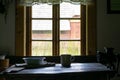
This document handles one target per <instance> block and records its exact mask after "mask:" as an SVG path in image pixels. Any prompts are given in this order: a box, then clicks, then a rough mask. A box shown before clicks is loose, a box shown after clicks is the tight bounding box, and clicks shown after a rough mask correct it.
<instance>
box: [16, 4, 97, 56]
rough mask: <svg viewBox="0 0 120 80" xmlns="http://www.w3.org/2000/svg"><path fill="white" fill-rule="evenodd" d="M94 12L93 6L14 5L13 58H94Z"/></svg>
mask: <svg viewBox="0 0 120 80" xmlns="http://www.w3.org/2000/svg"><path fill="white" fill-rule="evenodd" d="M74 8H75V9H74ZM37 9H39V10H37ZM95 9H96V8H95V3H94V4H93V5H73V4H70V3H62V4H60V5H58V4H57V5H47V4H43V5H34V6H32V7H25V6H18V5H16V35H15V36H16V47H15V48H16V55H18V56H21V55H22V56H25V55H27V56H58V55H60V54H64V53H69V54H72V55H75V56H76V55H95V53H96V37H95V36H96V11H95Z"/></svg>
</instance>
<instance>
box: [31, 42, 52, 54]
mask: <svg viewBox="0 0 120 80" xmlns="http://www.w3.org/2000/svg"><path fill="white" fill-rule="evenodd" d="M51 55H52V42H50V41H32V56H51Z"/></svg>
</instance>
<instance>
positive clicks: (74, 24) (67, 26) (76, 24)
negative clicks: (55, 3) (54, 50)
mask: <svg viewBox="0 0 120 80" xmlns="http://www.w3.org/2000/svg"><path fill="white" fill-rule="evenodd" d="M80 24H81V23H80V20H60V40H68V39H69V40H80V39H81V34H80V33H81V32H80V31H81V26H80Z"/></svg>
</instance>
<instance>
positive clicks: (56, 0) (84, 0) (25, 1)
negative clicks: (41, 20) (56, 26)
mask: <svg viewBox="0 0 120 80" xmlns="http://www.w3.org/2000/svg"><path fill="white" fill-rule="evenodd" d="M62 2H69V3H72V4H84V5H86V4H91V3H92V2H93V0H20V2H19V3H20V5H24V6H32V5H35V4H49V5H54V4H60V3H62Z"/></svg>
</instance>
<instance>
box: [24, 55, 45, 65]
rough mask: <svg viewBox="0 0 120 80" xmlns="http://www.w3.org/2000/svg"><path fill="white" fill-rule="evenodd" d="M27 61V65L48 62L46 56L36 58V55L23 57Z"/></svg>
mask: <svg viewBox="0 0 120 80" xmlns="http://www.w3.org/2000/svg"><path fill="white" fill-rule="evenodd" d="M23 60H24V61H25V63H26V64H27V65H42V64H46V61H45V57H39V58H34V57H28V58H23Z"/></svg>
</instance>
